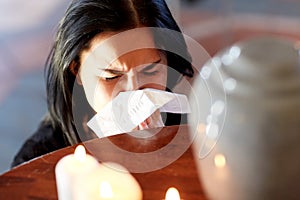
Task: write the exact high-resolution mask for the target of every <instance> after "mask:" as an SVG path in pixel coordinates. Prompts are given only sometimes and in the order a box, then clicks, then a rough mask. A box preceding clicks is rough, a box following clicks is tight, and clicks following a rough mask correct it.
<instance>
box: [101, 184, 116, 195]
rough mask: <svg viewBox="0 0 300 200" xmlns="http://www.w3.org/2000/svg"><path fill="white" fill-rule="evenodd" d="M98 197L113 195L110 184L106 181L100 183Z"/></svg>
mask: <svg viewBox="0 0 300 200" xmlns="http://www.w3.org/2000/svg"><path fill="white" fill-rule="evenodd" d="M100 197H101V198H112V197H113V192H112V188H111V185H110V184H109V183H108V182H106V181H103V182H101V183H100Z"/></svg>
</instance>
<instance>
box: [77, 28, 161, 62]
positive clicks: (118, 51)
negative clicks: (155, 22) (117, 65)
mask: <svg viewBox="0 0 300 200" xmlns="http://www.w3.org/2000/svg"><path fill="white" fill-rule="evenodd" d="M133 56H135V59H138V58H139V59H140V60H141V61H142V60H143V59H146V60H148V59H155V57H156V58H157V57H159V50H157V49H156V45H155V43H154V40H153V37H152V34H151V32H150V31H149V30H147V29H142V30H140V29H137V30H135V29H133V30H129V31H124V32H120V33H116V32H104V33H100V34H98V35H96V36H95V37H94V38H93V39H92V41H91V43H90V48H89V49H87V50H84V51H83V53H82V54H81V64H82V65H83V66H84V65H95V64H96V63H97V65H98V66H108V65H110V64H111V63H112V62H114V61H116V60H121V59H120V58H122V59H123V58H126V57H127V58H132V57H133ZM95 62H96V63H95Z"/></svg>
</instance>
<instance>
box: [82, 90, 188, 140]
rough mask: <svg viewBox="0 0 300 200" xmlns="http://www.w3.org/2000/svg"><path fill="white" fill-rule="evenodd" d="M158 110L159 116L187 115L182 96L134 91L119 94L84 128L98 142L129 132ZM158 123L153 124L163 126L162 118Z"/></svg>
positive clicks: (186, 106) (159, 92)
mask: <svg viewBox="0 0 300 200" xmlns="http://www.w3.org/2000/svg"><path fill="white" fill-rule="evenodd" d="M158 109H159V111H160V112H170V113H190V106H189V102H188V99H187V97H186V96H185V95H182V94H175V93H171V92H166V91H162V90H156V89H144V90H135V91H127V92H121V93H120V94H119V95H118V96H116V97H115V98H114V99H113V100H112V101H110V102H109V103H108V104H107V105H106V106H105V107H104V108H103V109H102V110H101V112H99V113H97V114H96V115H95V116H94V117H93V118H92V119H91V120H90V121H89V122H88V123H87V125H88V126H89V127H90V128H91V129H92V130H93V131H94V132H95V133H96V134H97V136H98V137H99V138H102V137H106V136H110V135H116V134H119V133H125V132H131V131H132V130H133V129H135V128H136V127H137V126H138V125H139V124H140V123H142V122H143V121H145V120H146V119H147V118H148V117H150V116H151V115H152V114H153V113H154V112H155V111H156V110H158ZM156 118H157V117H156ZM157 120H158V122H154V123H153V124H156V126H157V127H161V126H164V125H163V123H162V120H161V117H160V118H159V119H157ZM152 128H153V127H152Z"/></svg>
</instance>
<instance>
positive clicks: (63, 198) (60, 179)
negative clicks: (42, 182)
mask: <svg viewBox="0 0 300 200" xmlns="http://www.w3.org/2000/svg"><path fill="white" fill-rule="evenodd" d="M97 166H99V163H98V161H97V160H96V159H95V158H93V157H92V156H90V155H87V154H86V152H85V148H84V147H83V146H82V145H78V146H77V147H76V149H75V152H74V154H71V155H67V156H65V157H63V158H62V159H61V160H59V161H58V163H57V165H56V167H55V176H56V186H57V192H58V199H59V200H71V199H72V200H73V199H74V198H75V197H74V196H73V193H74V192H73V191H74V188H73V186H74V182H75V181H76V179H78V178H80V177H81V176H83V175H84V174H86V173H87V172H90V171H91V170H93V169H95V168H97Z"/></svg>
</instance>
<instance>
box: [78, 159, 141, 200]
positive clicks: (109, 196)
mask: <svg viewBox="0 0 300 200" xmlns="http://www.w3.org/2000/svg"><path fill="white" fill-rule="evenodd" d="M74 192H75V193H76V194H75V195H74V196H75V200H82V199H89V200H120V199H122V200H141V199H142V196H143V195H142V190H141V187H140V185H139V184H138V182H137V181H136V180H135V179H134V177H133V176H132V175H131V174H130V173H129V172H128V171H127V170H126V169H125V168H124V167H122V166H121V165H119V164H116V163H102V164H101V165H99V167H98V168H96V169H94V170H92V171H91V172H90V173H89V174H88V175H86V176H84V177H82V178H81V179H80V181H77V182H76V183H75V188H74Z"/></svg>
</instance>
